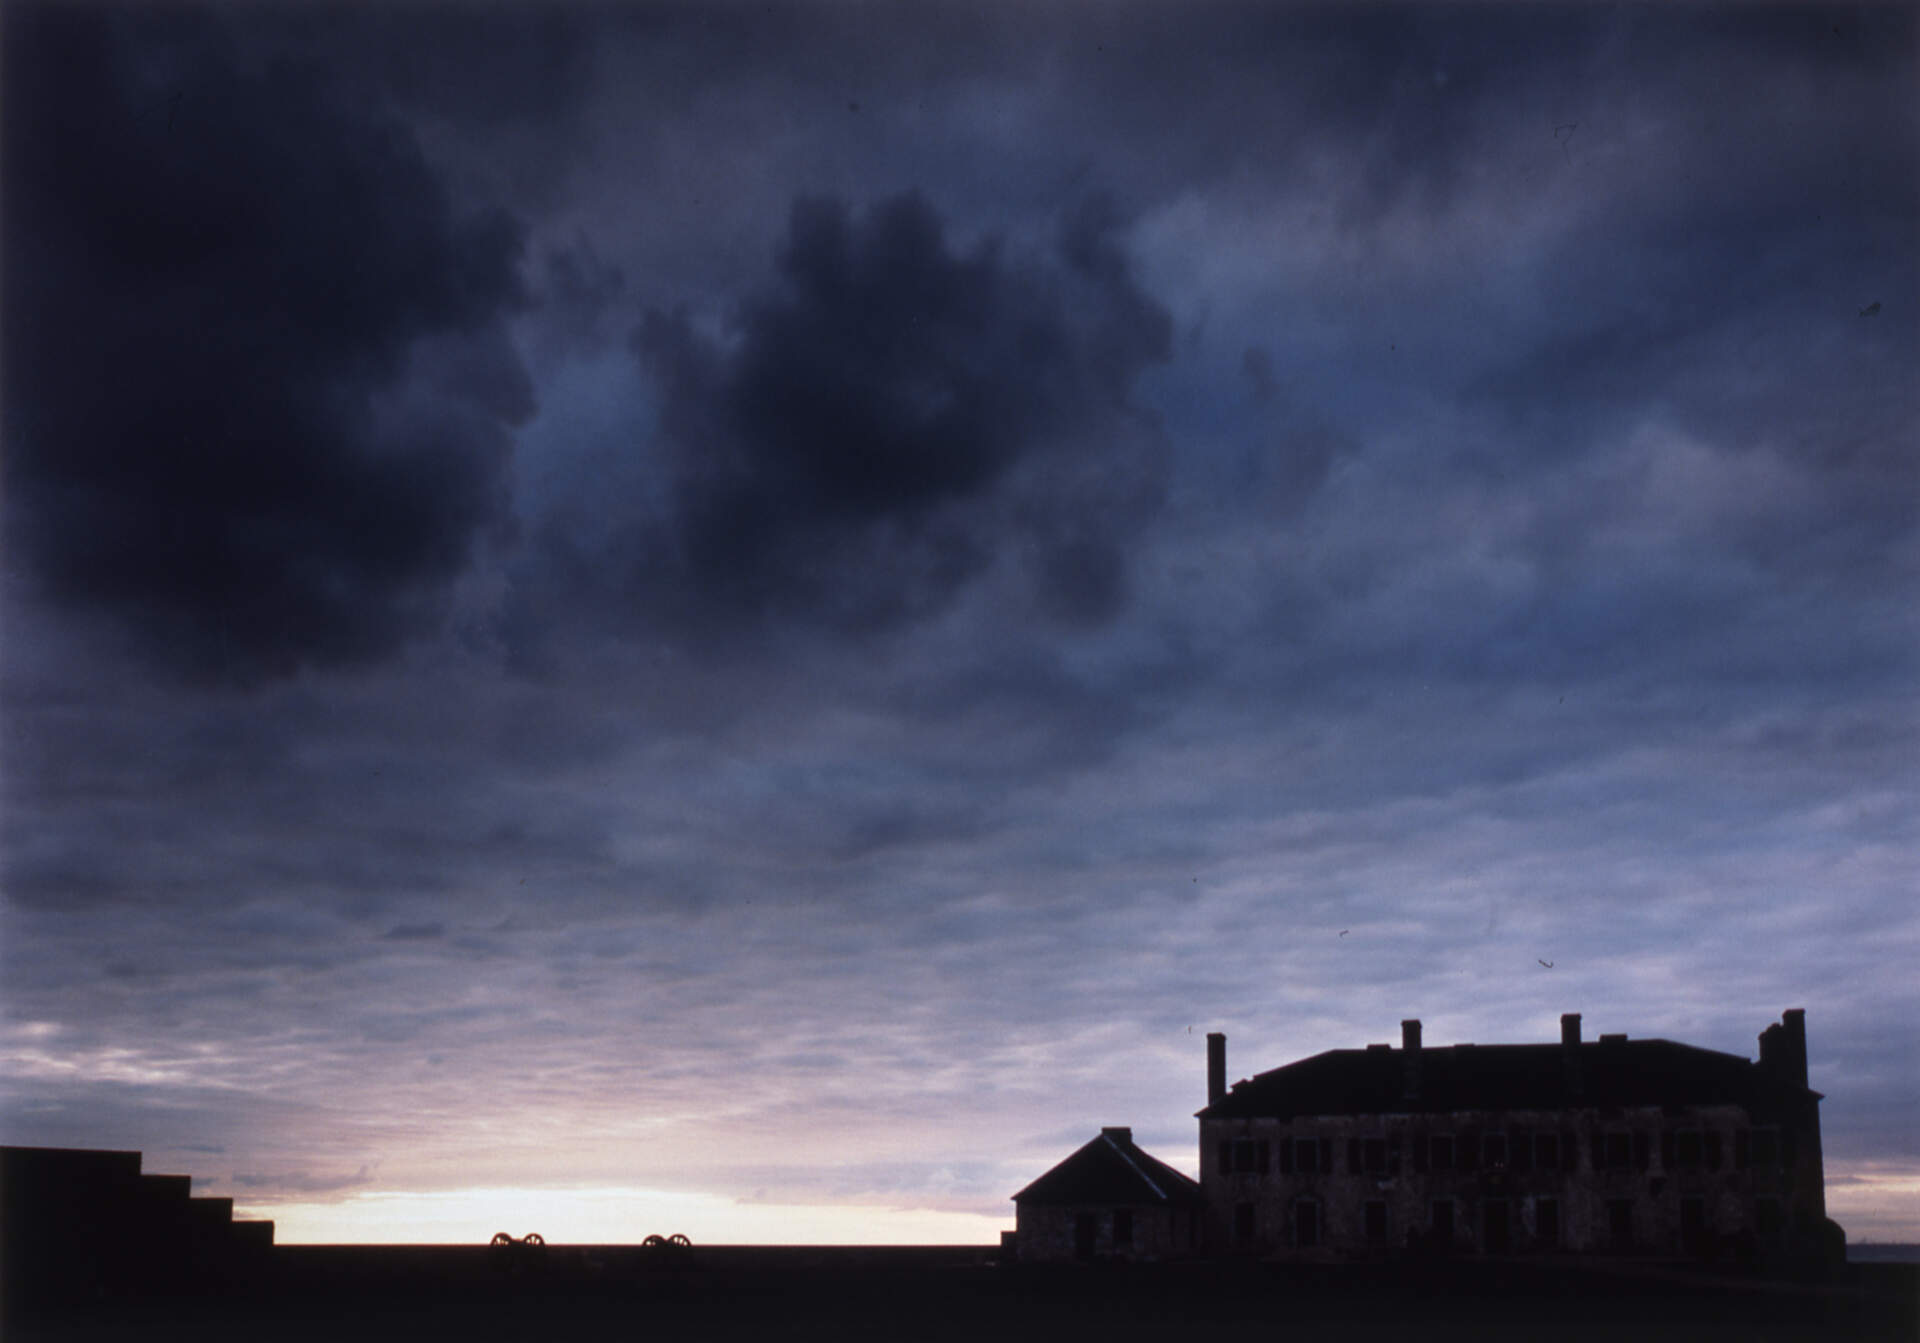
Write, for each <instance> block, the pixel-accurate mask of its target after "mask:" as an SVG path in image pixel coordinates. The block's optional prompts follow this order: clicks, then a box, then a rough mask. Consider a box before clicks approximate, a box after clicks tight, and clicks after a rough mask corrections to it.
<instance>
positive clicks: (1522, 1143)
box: [1507, 1132, 1533, 1170]
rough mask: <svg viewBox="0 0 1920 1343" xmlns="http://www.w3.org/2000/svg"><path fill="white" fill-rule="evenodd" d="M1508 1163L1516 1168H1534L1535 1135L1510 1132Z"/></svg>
mask: <svg viewBox="0 0 1920 1343" xmlns="http://www.w3.org/2000/svg"><path fill="white" fill-rule="evenodd" d="M1507 1164H1508V1165H1509V1166H1511V1167H1513V1169H1515V1170H1532V1169H1533V1135H1532V1134H1531V1133H1525V1132H1521V1133H1514V1134H1510V1135H1509V1136H1508V1139H1507Z"/></svg>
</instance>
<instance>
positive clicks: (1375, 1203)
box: [1366, 1198, 1387, 1245]
mask: <svg viewBox="0 0 1920 1343" xmlns="http://www.w3.org/2000/svg"><path fill="white" fill-rule="evenodd" d="M1366 1214H1367V1243H1368V1244H1369V1245H1384V1244H1385V1243H1386V1240H1387V1205H1386V1203H1385V1202H1384V1201H1382V1200H1380V1199H1377V1198H1376V1199H1369V1200H1368V1201H1367V1210H1366Z"/></svg>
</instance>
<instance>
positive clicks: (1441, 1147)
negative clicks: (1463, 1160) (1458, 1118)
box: [1429, 1133, 1453, 1170]
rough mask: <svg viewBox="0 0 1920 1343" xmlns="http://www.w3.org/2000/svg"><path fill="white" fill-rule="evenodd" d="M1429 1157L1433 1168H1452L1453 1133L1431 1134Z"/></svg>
mask: <svg viewBox="0 0 1920 1343" xmlns="http://www.w3.org/2000/svg"><path fill="white" fill-rule="evenodd" d="M1429 1159H1430V1160H1431V1162H1432V1164H1433V1168H1434V1169H1435V1170H1452V1169H1453V1135H1452V1134H1450V1133H1436V1134H1434V1135H1433V1139H1432V1147H1431V1149H1430V1152H1429Z"/></svg>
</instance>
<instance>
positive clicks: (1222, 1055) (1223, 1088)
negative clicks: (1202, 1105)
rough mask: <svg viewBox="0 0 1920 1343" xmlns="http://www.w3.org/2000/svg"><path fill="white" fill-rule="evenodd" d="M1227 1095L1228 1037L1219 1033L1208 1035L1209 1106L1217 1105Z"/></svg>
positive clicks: (1213, 1032) (1209, 1033) (1214, 1032)
mask: <svg viewBox="0 0 1920 1343" xmlns="http://www.w3.org/2000/svg"><path fill="white" fill-rule="evenodd" d="M1226 1094H1227V1037H1226V1036H1225V1035H1224V1034H1222V1033H1221V1032H1219V1031H1209V1032H1208V1033H1207V1104H1208V1105H1217V1104H1219V1102H1220V1098H1221V1097H1222V1096H1224V1095H1226Z"/></svg>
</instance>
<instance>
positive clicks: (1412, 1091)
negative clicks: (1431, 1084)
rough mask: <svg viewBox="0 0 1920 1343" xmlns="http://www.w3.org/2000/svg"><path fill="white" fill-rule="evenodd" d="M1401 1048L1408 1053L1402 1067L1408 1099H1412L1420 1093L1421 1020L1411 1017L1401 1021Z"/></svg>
mask: <svg viewBox="0 0 1920 1343" xmlns="http://www.w3.org/2000/svg"><path fill="white" fill-rule="evenodd" d="M1400 1048H1401V1050H1402V1051H1404V1053H1405V1055H1406V1057H1405V1059H1404V1060H1403V1061H1402V1067H1403V1068H1404V1069H1405V1090H1406V1094H1407V1099H1408V1100H1412V1099H1413V1098H1414V1097H1415V1096H1418V1095H1419V1094H1420V1022H1419V1021H1418V1020H1417V1019H1415V1018H1411V1017H1410V1018H1408V1019H1407V1020H1405V1021H1403V1022H1401V1023H1400Z"/></svg>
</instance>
